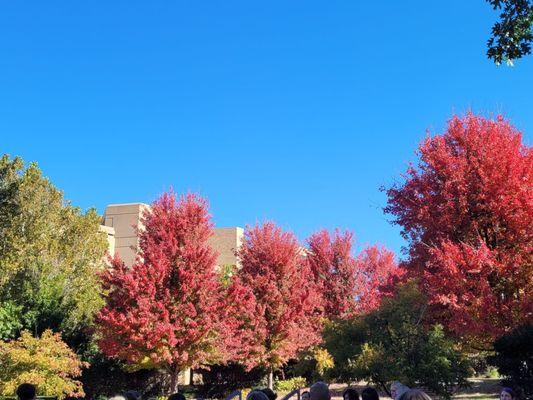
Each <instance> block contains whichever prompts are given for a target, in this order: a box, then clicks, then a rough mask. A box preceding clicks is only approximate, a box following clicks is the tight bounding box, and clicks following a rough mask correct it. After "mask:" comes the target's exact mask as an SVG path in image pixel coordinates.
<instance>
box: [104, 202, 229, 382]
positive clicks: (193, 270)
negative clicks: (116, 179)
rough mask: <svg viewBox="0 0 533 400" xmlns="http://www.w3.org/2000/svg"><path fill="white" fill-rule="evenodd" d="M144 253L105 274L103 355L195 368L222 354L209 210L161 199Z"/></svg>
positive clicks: (147, 223) (148, 222)
mask: <svg viewBox="0 0 533 400" xmlns="http://www.w3.org/2000/svg"><path fill="white" fill-rule="evenodd" d="M143 222H144V230H143V231H142V232H141V233H140V251H139V257H138V258H137V260H136V262H135V264H134V265H133V266H132V267H131V268H128V267H126V266H125V265H124V263H123V262H122V261H120V260H119V259H116V258H115V259H114V260H113V262H112V268H111V269H110V270H108V271H106V272H105V273H104V274H103V276H102V277H103V282H104V286H105V289H106V290H108V291H109V294H108V295H107V304H106V306H105V307H104V309H103V310H102V311H101V312H100V314H99V315H98V323H99V329H100V333H101V337H102V339H101V341H100V348H101V349H102V351H103V352H104V353H105V354H106V355H107V356H110V357H117V358H120V359H122V360H125V361H127V362H128V363H131V364H145V365H147V366H164V367H166V368H168V369H169V371H170V372H171V374H172V377H173V378H174V379H175V377H176V374H177V371H179V370H181V369H184V368H187V367H192V368H196V367H199V366H201V365H203V364H204V363H206V362H207V361H209V360H210V359H211V358H212V357H213V354H214V351H215V347H216V346H215V344H216V343H215V342H216V340H217V329H218V328H219V323H220V321H219V319H220V318H219V316H220V312H221V311H220V310H221V307H222V303H221V300H222V299H221V296H220V292H221V290H220V284H219V281H218V278H217V275H216V274H215V264H216V254H215V253H214V251H213V250H212V249H211V247H210V246H209V245H208V239H209V237H210V236H211V235H212V223H211V222H210V216H209V214H208V211H207V205H206V202H205V201H204V200H202V199H199V198H198V197H196V196H194V195H187V196H185V197H183V198H182V199H180V201H179V202H176V199H175V196H174V194H172V193H166V194H163V195H162V196H161V198H160V199H158V200H157V201H156V202H155V203H154V204H153V205H152V208H151V210H149V211H147V212H146V213H145V215H144V219H143Z"/></svg>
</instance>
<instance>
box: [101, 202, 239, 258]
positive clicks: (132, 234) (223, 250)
mask: <svg viewBox="0 0 533 400" xmlns="http://www.w3.org/2000/svg"><path fill="white" fill-rule="evenodd" d="M149 208H150V206H149V205H148V204H144V203H125V204H110V205H108V206H107V207H106V209H105V212H104V217H103V226H102V227H101V230H102V231H104V232H106V233H107V240H108V242H109V254H118V255H119V257H120V258H121V259H122V260H123V261H124V263H125V264H126V265H128V266H131V265H133V262H134V261H135V257H136V255H137V249H138V246H139V236H138V232H139V231H140V230H142V215H143V212H144V211H145V210H147V209H149ZM243 234H244V231H243V229H242V228H240V227H236V226H235V227H229V228H215V229H214V234H213V236H212V237H211V239H210V240H209V243H210V244H211V246H212V247H213V249H214V250H215V251H216V252H217V253H218V258H217V265H218V266H219V267H221V266H224V265H239V262H238V260H237V257H236V256H235V252H236V251H237V250H238V248H239V246H240V245H241V241H242V237H243Z"/></svg>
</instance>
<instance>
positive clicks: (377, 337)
mask: <svg viewBox="0 0 533 400" xmlns="http://www.w3.org/2000/svg"><path fill="white" fill-rule="evenodd" d="M426 308H427V306H426V301H425V298H424V297H423V296H422V295H421V294H420V292H419V291H418V290H417V288H416V285H415V284H407V285H405V286H403V287H401V288H400V289H399V291H398V293H397V295H396V296H395V297H394V298H392V299H385V300H384V301H383V303H382V306H381V307H380V308H379V309H377V310H375V311H373V312H371V313H369V314H367V315H363V316H361V317H357V318H355V319H352V320H347V321H343V322H337V323H330V324H328V325H327V326H326V329H325V333H324V341H325V347H326V348H327V349H328V351H329V352H330V353H331V355H332V356H333V358H334V360H335V367H334V368H333V370H332V373H331V375H332V376H333V377H335V378H337V379H341V380H343V381H346V382H350V381H356V380H363V379H366V380H369V381H371V382H373V383H375V384H377V385H380V386H381V387H382V388H384V389H385V388H386V387H388V385H389V384H390V382H391V381H393V380H399V381H401V382H402V383H405V384H407V385H410V386H424V387H427V388H429V389H430V390H432V391H433V392H434V393H436V394H438V395H440V396H443V397H450V396H451V394H452V391H453V390H454V388H456V387H457V386H459V387H464V386H467V380H466V379H467V377H468V374H469V365H468V362H467V360H466V359H465V358H464V357H463V356H462V355H461V353H460V352H459V351H458V350H457V349H456V348H455V347H454V344H453V342H452V341H451V340H449V339H448V338H446V336H445V335H444V331H443V329H442V327H441V326H440V325H434V326H431V325H428V324H427V321H425V318H424V317H425V311H426Z"/></svg>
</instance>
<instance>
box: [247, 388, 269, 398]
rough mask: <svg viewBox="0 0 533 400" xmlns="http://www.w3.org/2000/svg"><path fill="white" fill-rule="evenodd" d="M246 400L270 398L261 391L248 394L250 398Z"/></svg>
mask: <svg viewBox="0 0 533 400" xmlns="http://www.w3.org/2000/svg"><path fill="white" fill-rule="evenodd" d="M246 400H268V397H267V395H266V394H264V393H263V392H262V391H260V390H252V391H251V392H250V393H248V396H246Z"/></svg>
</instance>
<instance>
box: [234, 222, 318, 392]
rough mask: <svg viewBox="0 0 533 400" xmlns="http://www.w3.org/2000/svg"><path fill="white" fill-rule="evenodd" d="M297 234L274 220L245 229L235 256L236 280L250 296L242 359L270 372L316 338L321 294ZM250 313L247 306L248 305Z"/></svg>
mask: <svg viewBox="0 0 533 400" xmlns="http://www.w3.org/2000/svg"><path fill="white" fill-rule="evenodd" d="M302 251H303V249H302V248H301V247H300V246H299V244H298V241H297V239H296V238H295V236H294V235H293V234H291V233H288V232H283V231H282V230H281V229H280V228H279V227H277V226H275V225H274V224H273V223H265V224H264V225H258V226H255V227H253V228H248V229H247V230H246V232H245V237H244V240H243V243H242V245H241V248H240V250H239V252H238V256H239V259H240V262H241V269H240V270H239V272H238V280H239V284H241V285H243V286H244V287H246V288H248V290H250V291H251V293H252V294H253V297H254V302H253V303H254V304H253V307H254V309H253V313H254V314H255V316H254V320H253V323H250V324H248V325H247V326H243V330H244V329H245V330H247V331H248V332H247V333H246V335H247V337H248V339H249V341H248V349H247V351H246V353H245V354H243V358H242V359H241V362H242V363H243V364H244V365H246V366H247V367H248V368H252V367H255V366H263V367H265V368H267V369H268V370H269V371H270V374H269V386H270V387H271V386H272V373H273V371H274V370H276V369H278V368H279V367H281V366H282V365H283V364H284V363H286V362H287V361H288V360H289V359H291V358H293V357H295V356H296V355H297V353H298V352H299V351H300V350H303V349H306V348H308V347H309V346H311V345H313V344H315V343H318V342H319V340H320V334H321V329H320V322H319V317H320V312H319V310H318V307H319V302H320V297H319V296H318V295H317V293H316V291H315V289H314V282H313V278H312V274H310V271H309V269H308V267H307V263H306V262H305V261H304V257H303V254H302ZM248 315H250V310H248Z"/></svg>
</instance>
